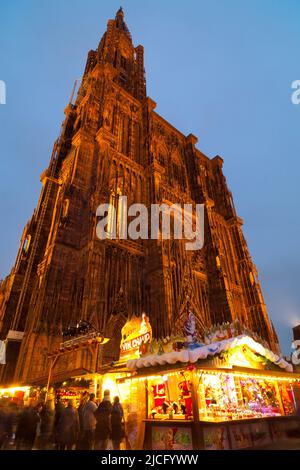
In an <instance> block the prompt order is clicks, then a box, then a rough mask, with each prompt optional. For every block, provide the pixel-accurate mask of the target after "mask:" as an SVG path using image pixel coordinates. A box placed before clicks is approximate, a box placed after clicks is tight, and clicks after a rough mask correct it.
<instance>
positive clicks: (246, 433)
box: [102, 312, 300, 450]
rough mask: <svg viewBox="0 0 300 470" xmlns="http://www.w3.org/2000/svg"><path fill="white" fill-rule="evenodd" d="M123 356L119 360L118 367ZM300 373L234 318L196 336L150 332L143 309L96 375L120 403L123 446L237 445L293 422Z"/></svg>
mask: <svg viewBox="0 0 300 470" xmlns="http://www.w3.org/2000/svg"><path fill="white" fill-rule="evenodd" d="M125 364H126V367H125ZM299 383H300V375H299V374H295V373H293V369H292V366H291V364H290V363H288V362H287V361H285V360H284V359H283V358H282V357H280V356H278V355H276V354H275V353H274V352H272V351H271V350H270V349H269V347H268V345H267V344H264V343H263V342H262V341H261V340H259V338H258V337H257V336H256V335H255V334H253V333H252V332H250V331H247V330H246V329H245V328H242V327H241V325H240V324H238V323H234V324H224V325H219V326H218V327H216V328H215V329H214V330H212V331H210V332H209V334H207V335H205V337H204V338H203V339H202V341H199V340H197V338H196V333H195V320H194V316H193V314H192V312H189V316H188V319H187V322H186V324H185V325H184V327H183V333H182V335H177V336H173V337H169V338H166V339H164V340H155V339H154V338H152V332H151V326H150V324H149V321H148V319H147V317H146V316H145V315H143V318H142V319H138V318H136V317H133V319H131V320H129V322H128V323H127V324H126V325H125V327H124V329H123V331H122V341H121V353H120V361H119V363H117V364H115V366H114V367H113V368H112V369H110V370H108V371H107V373H106V374H104V375H103V377H102V387H103V389H105V388H109V389H110V390H111V394H112V395H119V396H120V399H121V402H122V404H123V407H124V410H125V419H126V435H127V443H126V445H127V448H133V449H141V448H145V449H161V450H163V449H164V450H172V449H181V450H188V449H242V448H250V447H257V446H262V445H265V444H266V443H269V442H271V441H275V440H277V439H279V438H283V437H286V435H287V432H288V431H289V430H293V429H296V428H298V426H299V425H298V417H297V412H298V411H299V400H298V396H299Z"/></svg>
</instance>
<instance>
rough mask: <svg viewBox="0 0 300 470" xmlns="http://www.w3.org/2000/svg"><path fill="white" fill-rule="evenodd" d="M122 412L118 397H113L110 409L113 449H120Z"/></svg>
mask: <svg viewBox="0 0 300 470" xmlns="http://www.w3.org/2000/svg"><path fill="white" fill-rule="evenodd" d="M123 419H124V412H123V408H122V405H121V403H120V399H119V397H115V398H114V403H113V407H112V410H111V439H112V443H113V449H114V450H120V444H121V440H122V439H123V437H124V423H123Z"/></svg>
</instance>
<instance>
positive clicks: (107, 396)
mask: <svg viewBox="0 0 300 470" xmlns="http://www.w3.org/2000/svg"><path fill="white" fill-rule="evenodd" d="M103 396H104V400H110V391H109V390H108V389H106V390H104V393H103Z"/></svg>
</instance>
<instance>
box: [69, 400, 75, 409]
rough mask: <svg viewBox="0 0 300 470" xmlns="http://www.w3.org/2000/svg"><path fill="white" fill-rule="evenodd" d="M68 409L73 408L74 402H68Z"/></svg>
mask: <svg viewBox="0 0 300 470" xmlns="http://www.w3.org/2000/svg"><path fill="white" fill-rule="evenodd" d="M68 408H74V401H73V400H68Z"/></svg>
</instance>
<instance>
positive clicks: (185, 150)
mask: <svg viewBox="0 0 300 470" xmlns="http://www.w3.org/2000/svg"><path fill="white" fill-rule="evenodd" d="M155 106H156V103H155V102H154V101H153V100H152V99H151V98H149V97H148V96H147V92H146V80H145V71H144V50H143V47H142V46H140V45H139V46H137V47H134V45H133V42H132V38H131V35H130V32H129V30H128V28H127V26H126V23H125V21H124V13H123V11H122V9H120V10H119V11H118V12H117V14H116V17H115V19H113V20H109V21H108V25H107V30H106V32H105V33H104V35H103V37H102V39H101V41H100V44H99V46H98V48H97V49H96V50H91V51H90V52H89V53H88V58H87V63H86V67H85V71H84V75H83V77H82V80H81V83H80V86H79V89H78V93H77V96H76V99H73V98H72V99H71V101H70V103H69V104H68V106H67V107H66V109H65V120H64V123H63V126H62V131H61V135H60V136H59V138H58V140H57V141H56V142H55V144H54V148H53V153H52V156H51V160H50V163H49V166H48V168H47V169H46V170H45V171H44V173H43V174H42V175H41V183H42V190H41V194H40V199H39V201H38V204H37V207H36V209H35V210H34V213H33V215H32V217H31V219H30V220H29V222H28V223H27V225H26V227H25V229H24V232H23V235H22V239H21V243H20V249H19V252H18V255H17V258H16V262H15V265H14V267H13V269H12V271H11V273H10V274H9V276H8V277H7V278H6V279H5V280H4V281H2V284H1V287H0V334H1V339H6V338H8V343H7V364H6V366H1V367H2V369H1V370H0V380H1V381H2V382H16V381H21V382H23V383H26V382H30V381H34V380H38V379H39V378H41V377H44V376H45V374H46V371H47V367H48V362H47V361H48V359H47V354H48V353H49V351H51V350H53V348H55V347H57V345H58V344H59V343H60V342H61V332H62V330H64V329H65V328H66V327H67V326H68V325H71V324H76V323H77V322H78V321H79V320H81V319H85V320H88V321H89V322H90V323H92V324H93V325H94V326H95V328H96V329H97V330H98V331H101V332H103V334H104V335H105V336H106V337H109V338H111V340H110V342H109V343H108V344H107V346H106V347H104V348H103V350H101V358H100V361H99V364H101V363H106V362H108V361H111V360H114V359H117V358H118V353H119V343H120V332H121V328H122V327H123V325H124V324H125V322H126V320H127V319H128V318H130V316H132V315H141V313H142V312H146V313H147V315H148V316H149V319H150V322H151V325H152V329H153V335H154V336H156V337H165V336H167V335H170V334H171V333H172V331H173V330H174V328H176V325H178V324H180V322H181V320H182V316H183V315H184V312H185V311H186V305H187V303H188V304H189V308H191V309H192V311H193V312H194V315H195V317H196V321H197V329H198V332H199V335H200V336H201V334H203V332H204V331H205V330H206V329H209V328H210V327H211V326H212V325H215V324H217V323H223V322H233V321H235V320H239V321H240V322H241V323H242V324H243V325H245V326H246V327H247V328H249V329H250V330H252V331H254V332H256V333H257V334H258V335H260V336H261V337H262V338H263V339H264V340H265V341H266V342H268V344H269V345H270V347H271V349H272V350H274V351H278V348H279V346H278V340H277V336H276V333H275V331H274V328H273V326H272V324H271V322H270V320H269V317H268V314H267V310H266V306H265V304H264V300H263V297H262V293H261V288H260V284H259V280H258V277H257V272H256V268H255V266H254V264H253V261H252V259H251V256H250V254H249V250H248V247H247V244H246V241H245V238H244V235H243V231H242V220H241V219H240V217H238V216H237V214H236V211H235V208H234V203H233V199H232V195H231V192H230V191H229V189H228V187H227V184H226V180H225V177H224V174H223V171H222V164H223V160H222V158H220V157H219V156H216V157H214V158H212V159H210V158H208V157H207V156H205V155H204V154H203V153H202V152H201V151H200V150H198V149H197V148H196V143H197V138H196V137H195V136H193V135H192V134H189V135H188V136H185V135H184V134H182V133H181V132H180V131H179V130H178V129H176V128H175V127H173V126H172V125H171V124H170V123H169V122H167V121H166V120H165V119H164V118H163V117H161V116H160V115H159V114H157V113H156V111H155ZM120 196H127V200H128V205H131V204H133V203H142V204H145V205H146V207H150V206H151V204H163V203H165V204H168V205H172V204H178V203H179V204H184V203H187V204H193V206H195V205H196V204H204V207H205V223H204V229H205V234H204V246H203V248H202V249H201V250H195V251H187V250H186V249H185V246H184V241H183V240H161V239H158V240H140V239H138V240H131V239H126V240H125V239H115V240H113V239H109V238H108V239H106V240H99V238H98V237H97V235H96V226H97V216H96V211H97V207H98V206H99V205H100V204H103V203H109V202H112V203H113V204H114V205H115V207H116V208H117V206H118V200H119V198H120ZM18 333H19V335H20V339H19V340H18V341H16V340H9V338H10V337H12V338H13V335H17V336H18ZM99 367H100V366H99ZM57 368H58V370H59V369H60V370H70V371H72V370H79V369H80V370H90V368H91V357H90V355H89V353H88V351H81V352H80V353H77V354H75V353H74V354H73V353H72V354H71V355H70V356H69V357H68V358H67V359H66V360H63V359H62V360H61V361H60V363H58V365H57Z"/></svg>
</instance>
